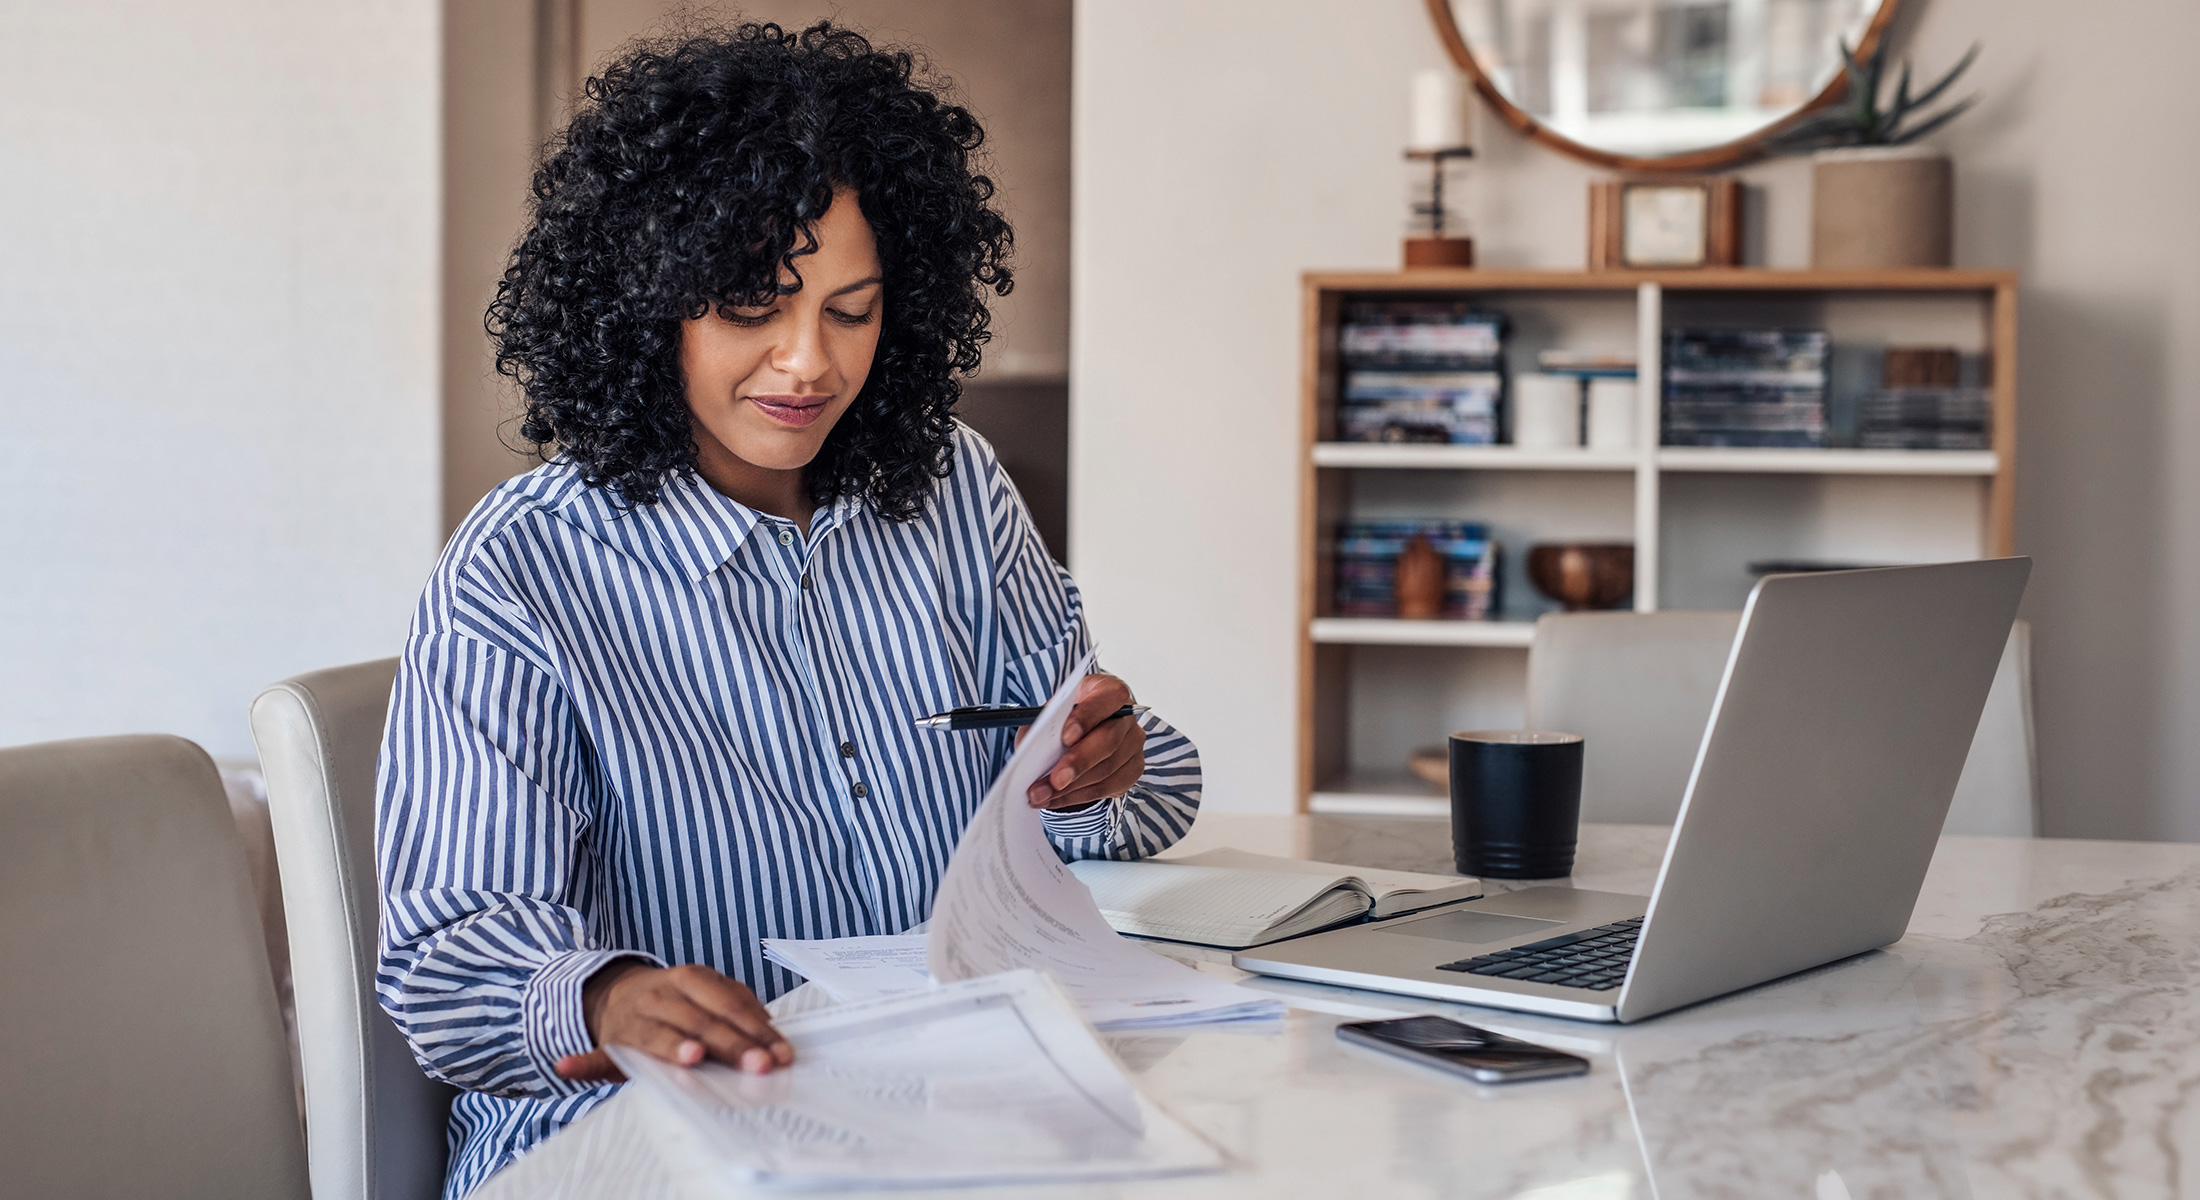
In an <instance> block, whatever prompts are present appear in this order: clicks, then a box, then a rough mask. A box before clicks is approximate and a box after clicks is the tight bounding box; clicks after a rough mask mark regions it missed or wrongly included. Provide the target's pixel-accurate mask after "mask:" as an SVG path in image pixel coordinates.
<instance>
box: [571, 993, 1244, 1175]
mask: <svg viewBox="0 0 2200 1200" xmlns="http://www.w3.org/2000/svg"><path fill="white" fill-rule="evenodd" d="M779 1030H780V1032H781V1033H783V1034H785V1035H786V1036H787V1039H788V1040H789V1041H790V1042H792V1043H793V1044H794V1047H795V1062H794V1065H793V1066H792V1067H789V1068H787V1069H786V1070H783V1071H774V1072H772V1073H771V1074H769V1075H762V1076H756V1075H744V1074H742V1073H741V1072H738V1071H735V1070H733V1069H731V1068H729V1067H726V1066H724V1065H723V1064H720V1063H715V1062H711V1063H705V1064H703V1065H701V1066H699V1067H694V1068H682V1067H677V1066H674V1065H672V1064H670V1063H666V1062H663V1061H662V1060H659V1059H656V1058H652V1057H650V1056H648V1055H646V1054H641V1053H639V1052H636V1051H632V1050H628V1049H626V1048H625V1047H613V1048H612V1055H613V1057H614V1058H615V1059H616V1060H617V1062H618V1064H619V1067H620V1069H621V1070H623V1071H625V1072H626V1073H627V1075H628V1076H629V1077H630V1078H631V1079H633V1080H634V1081H635V1083H636V1084H637V1085H638V1088H639V1090H640V1091H641V1093H642V1094H643V1096H644V1098H645V1099H646V1100H648V1101H650V1102H652V1104H653V1106H654V1107H655V1109H656V1111H657V1112H658V1113H659V1114H660V1115H661V1116H662V1117H670V1118H671V1119H673V1120H676V1121H680V1122H683V1123H684V1124H685V1125H687V1126H688V1128H689V1129H690V1130H692V1131H693V1132H694V1133H695V1134H696V1135H697V1136H696V1137H695V1138H694V1139H693V1141H694V1142H695V1143H696V1144H697V1145H699V1146H700V1147H701V1148H702V1150H703V1152H704V1153H706V1154H707V1155H708V1156H709V1157H710V1158H711V1160H712V1161H713V1162H714V1164H715V1166H716V1168H717V1171H718V1174H719V1175H720V1176H721V1177H722V1178H724V1179H725V1180H726V1181H728V1182H734V1183H765V1184H773V1183H776V1184H784V1185H789V1186H795V1187H836V1186H839V1187H846V1186H862V1185H867V1184H868V1185H876V1184H895V1185H930V1186H948V1185H955V1184H975V1183H1005V1182H1014V1181H1028V1182H1044V1181H1069V1180H1102V1179H1131V1178H1145V1177H1152V1176H1159V1175H1179V1174H1187V1173H1192V1172H1199V1171H1209V1170H1214V1169H1216V1168H1218V1167H1221V1166H1222V1165H1224V1159H1223V1157H1222V1155H1221V1154H1220V1153H1219V1152H1218V1151H1216V1150H1215V1148H1214V1147H1213V1146H1211V1145H1209V1144H1207V1143H1206V1142H1204V1141H1202V1140H1201V1139H1200V1138H1199V1137H1198V1136H1197V1135H1196V1134H1193V1133H1192V1132H1191V1131H1190V1130H1188V1129H1186V1128H1185V1127H1184V1126H1183V1125H1182V1124H1180V1123H1179V1122H1177V1121H1176V1120H1175V1119H1174V1118H1173V1117H1171V1116H1169V1115H1168V1114H1167V1113H1166V1112H1164V1111H1162V1110H1161V1109H1159V1108H1157V1107H1155V1106H1154V1105H1153V1104H1152V1103H1151V1102H1150V1101H1147V1100H1146V1099H1145V1098H1144V1097H1142V1096H1140V1095H1139V1094H1138V1092H1137V1090H1136V1089H1135V1088H1133V1087H1132V1086H1131V1083H1130V1081H1129V1079H1127V1078H1126V1077H1125V1076H1124V1075H1123V1072H1122V1069H1121V1068H1120V1067H1119V1066H1117V1065H1116V1063H1115V1061H1114V1059H1113V1058H1112V1057H1110V1056H1109V1054H1108V1053H1107V1051H1106V1050H1105V1049H1104V1048H1102V1047H1101V1046H1100V1045H1099V1043H1098V1042H1096V1041H1095V1040H1094V1039H1093V1037H1092V1034H1091V1033H1090V1031H1088V1030H1087V1029H1086V1028H1085V1026H1084V1023H1083V1022H1082V1021H1081V1020H1079V1019H1078V1016H1077V1013H1076V1010H1075V1009H1074V1008H1073V1007H1071V1004H1070V1002H1069V1001H1068V999H1067V998H1066V997H1065V996H1064V995H1063V994H1062V993H1061V991H1060V990H1059V989H1058V988H1057V987H1055V985H1054V984H1052V983H1051V982H1049V981H1048V980H1047V979H1045V978H1044V977H1043V976H1040V975H1039V974H1037V973H1036V972H1031V971H1017V972H1010V973H1008V974H1004V975H997V976H992V977H990V978H986V979H980V980H972V981H968V982H964V983H959V984H951V985H946V986H942V987H937V988H931V989H928V990H926V991H924V992H920V993H916V994H912V995H904V996H894V997H888V998H885V999H881V1000H872V1001H866V1002H863V1003H858V1004H850V1005H843V1006H841V1007H838V1008H832V1009H826V1010H824V1011H821V1012H813V1013H805V1014H802V1015H799V1016H794V1017H789V1018H788V1019H786V1020H785V1021H782V1022H781V1023H780V1024H779Z"/></svg>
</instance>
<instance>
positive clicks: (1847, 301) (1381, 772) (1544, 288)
mask: <svg viewBox="0 0 2200 1200" xmlns="http://www.w3.org/2000/svg"><path fill="white" fill-rule="evenodd" d="M1429 296H1447V297H1467V298H1472V299H1474V300H1476V301H1478V302H1480V303H1482V304H1483V305H1484V306H1486V307H1488V308H1491V309H1494V310H1497V311H1500V312H1504V313H1506V314H1507V315H1508V317H1510V318H1512V320H1513V328H1514V333H1513V337H1512V341H1511V344H1510V345H1509V346H1508V355H1509V358H1510V362H1509V364H1508V366H1509V369H1512V370H1515V371H1517V370H1522V369H1533V367H1532V363H1533V356H1534V352H1535V351H1536V350H1539V349H1541V348H1543V347H1544V346H1546V345H1556V344H1568V345H1574V346H1577V347H1580V346H1583V345H1588V346H1590V347H1591V348H1600V349H1622V348H1627V349H1632V350H1633V352H1634V355H1635V358H1636V363H1637V371H1638V377H1639V378H1640V380H1641V381H1642V386H1641V387H1640V388H1639V389H1638V395H1639V401H1638V403H1639V404H1640V408H1639V409H1638V410H1637V413H1636V433H1637V437H1636V448H1635V449H1634V450H1632V451H1629V452H1624V453H1611V452H1590V451H1587V450H1519V449H1515V448H1513V447H1511V446H1418V445H1406V446H1395V445H1372V444H1364V443H1349V442H1338V441H1335V440H1333V433H1334V430H1335V413H1336V406H1337V394H1338V387H1339V366H1338V361H1337V354H1336V345H1337V324H1338V318H1339V315H1340V313H1341V311H1342V309H1343V306H1344V303H1345V302H1346V301H1347V300H1349V299H1355V298H1391V299H1411V298H1415V297H1429ZM1668 324H1674V325H1682V326H1693V327H1714V328H1716V327H1722V326H1723V327H1729V328H1733V327H1747V326H1762V327H1770V326H1780V327H1788V328H1822V329H1826V330H1827V331H1828V333H1829V334H1830V335H1831V336H1832V339H1833V340H1834V341H1836V342H1844V341H1876V342H1883V343H1891V344H1936V345H1955V346H1958V347H1960V348H1963V349H1965V350H1968V351H1970V352H1975V353H1984V354H1986V355H1987V356H1988V358H1989V361H1990V370H1991V378H1992V381H1993V382H1992V388H1993V433H1992V449H1990V450H1985V451H1919V450H1838V449H1832V450H1741V449H1718V448H1695V447H1668V446H1659V445H1657V444H1656V443H1657V441H1658V429H1659V419H1658V417H1659V401H1660V396H1661V392H1662V388H1661V386H1660V381H1661V380H1662V377H1663V371H1662V370H1661V369H1660V363H1659V358H1660V355H1661V353H1662V350H1663V346H1664V330H1665V328H1666V327H1667V325H1668ZM2016 331H2017V275H2016V273H2015V272H2014V271H1983V270H1900V271H1767V270H1749V269H1714V270H1703V271H1655V272H1644V271H1597V272H1581V271H1503V270H1498V271H1486V270H1463V269H1462V270H1452V269H1422V270H1413V271H1408V272H1345V273H1313V274H1309V275H1307V276H1306V277H1305V279H1304V323H1303V328H1302V363H1301V367H1302V380H1303V382H1302V387H1301V393H1302V394H1301V411H1302V439H1303V440H1302V453H1301V458H1300V469H1301V472H1302V486H1301V491H1300V555H1301V570H1300V580H1301V586H1300V611H1301V616H1302V620H1301V622H1300V629H1301V639H1300V657H1299V664H1300V665H1299V710H1300V730H1299V734H1300V737H1299V782H1300V788H1299V791H1300V806H1301V808H1310V809H1314V810H1317V811H1333V812H1345V811H1352V812H1406V811H1428V812H1440V811H1443V802H1442V801H1441V799H1440V798H1438V797H1435V796H1434V795H1433V794H1432V793H1431V792H1430V791H1428V790H1427V789H1425V788H1422V787H1420V786H1419V785H1417V784H1415V783H1413V782H1412V781H1411V777H1410V776H1408V775H1406V774H1405V772H1404V770H1403V768H1404V765H1405V764H1404V755H1403V754H1402V753H1399V752H1398V744H1397V743H1398V739H1399V738H1400V737H1404V736H1411V737H1413V738H1415V739H1416V740H1418V741H1420V742H1422V743H1425V744H1435V743H1438V742H1441V740H1442V738H1443V735H1444V734H1445V733H1446V732H1449V730H1448V729H1447V728H1446V727H1444V725H1443V724H1442V721H1443V720H1444V718H1445V716H1446V712H1445V711H1444V710H1443V708H1442V704H1441V703H1439V700H1440V699H1441V696H1440V695H1439V694H1440V693H1444V692H1445V686H1446V685H1450V684H1454V683H1456V681H1457V680H1458V679H1459V678H1461V673H1476V672H1478V673H1479V675H1480V676H1487V677H1489V678H1490V679H1491V680H1492V682H1491V683H1490V684H1489V686H1487V687H1483V686H1481V685H1480V684H1479V683H1477V684H1475V685H1474V686H1470V687H1468V688H1466V690H1467V691H1468V692H1471V693H1473V696H1474V697H1475V698H1474V699H1472V700H1470V701H1467V702H1463V703H1465V704H1466V705H1467V708H1468V709H1469V710H1471V711H1474V712H1496V711H1498V709H1500V708H1502V706H1503V703H1504V702H1503V701H1501V700H1499V699H1496V698H1495V697H1497V696H1498V695H1499V693H1500V692H1501V691H1502V690H1503V689H1504V688H1505V687H1507V686H1510V687H1512V689H1513V692H1514V693H1515V694H1514V696H1513V699H1512V700H1511V703H1512V704H1513V705H1514V706H1515V708H1514V711H1517V704H1518V697H1517V691H1518V680H1519V679H1520V678H1521V677H1522V671H1523V667H1522V666H1521V664H1520V661H1518V656H1519V654H1520V652H1521V651H1522V650H1524V649H1525V648H1526V647H1527V646H1528V644H1529V643H1530V642H1531V641H1532V640H1533V636H1534V617H1535V616H1536V615H1538V614H1537V613H1536V612H1535V611H1534V609H1535V608H1536V607H1537V605H1538V602H1539V600H1540V598H1538V597H1536V596H1534V594H1533V592H1532V590H1531V589H1529V588H1528V587H1527V585H1526V581H1525V578H1524V577H1523V576H1522V575H1521V570H1520V563H1521V561H1522V560H1523V559H1524V558H1525V552H1526V549H1527V543H1528V542H1529V541H1550V540H1560V539H1566V538H1582V537H1594V538H1598V539H1600V540H1602V539H1615V538H1616V539H1618V540H1625V539H1627V538H1628V537H1629V536H1631V538H1632V540H1633V542H1634V544H1635V570H1636V581H1637V582H1636V587H1635V608H1636V609H1638V610H1640V611H1644V612H1651V611H1656V610H1657V609H1659V608H1661V607H1667V608H1703V607H1735V606H1738V605H1739V603H1740V597H1741V595H1742V594H1744V593H1746V590H1747V579H1746V578H1745V577H1741V576H1740V575H1739V567H1738V563H1735V562H1730V561H1729V560H1732V559H1735V558H1736V556H1738V555H1741V554H1743V553H1745V552H1746V553H1748V554H1749V555H1751V556H1754V557H1802V556H1806V555H1807V556H1814V557H1843V556H1846V557H1854V558H1857V559H1859V560H1864V559H1884V560H1886V561H1923V559H1924V558H1925V557H1931V558H1949V557H1974V556H1990V555H2002V554H2008V553H2011V552H2012V551H2013V549H2014V542H2015V536H2014V534H2015V529H2014V524H2015V512H2016V493H2015V479H2016V474H2015V463H2016V455H2015V450H2016V415H2017V414H2016V378H2017V362H2016V351H2017V338H2016ZM1415 504H1420V505H1422V506H1423V507H1424V508H1426V509H1428V510H1430V511H1414V512H1412V513H1411V515H1419V516H1452V517H1456V518H1460V519H1488V520H1490V521H1491V523H1492V524H1493V526H1495V527H1497V532H1498V536H1499V538H1500V540H1501V541H1503V542H1504V543H1505V554H1506V557H1507V558H1508V559H1509V560H1510V562H1509V563H1508V565H1507V568H1506V573H1507V576H1508V578H1507V581H1506V583H1505V592H1506V595H1505V598H1504V606H1505V609H1506V611H1505V612H1504V614H1503V616H1504V619H1502V620H1496V621H1486V622H1467V621H1440V620H1439V621H1403V620H1382V619H1367V618H1343V617H1338V616H1336V615H1334V613H1333V611H1332V599H1331V598H1332V596H1333V595H1334V576H1333V571H1334V564H1333V562H1332V561H1331V556H1330V554H1329V551H1328V546H1329V545H1330V544H1331V542H1332V540H1333V531H1334V529H1335V527H1336V523H1337V522H1338V521H1339V520H1341V519H1344V518H1346V517H1348V516H1352V515H1360V516H1367V515H1384V516H1400V515H1408V514H1407V512H1406V510H1407V509H1408V508H1411V507H1413V506H1414V505H1415ZM1621 508H1624V509H1625V510H1626V511H1625V512H1624V513H1621V512H1619V511H1617V510H1618V509H1621ZM1443 510H1448V511H1443ZM1508 533H1509V534H1510V535H1511V536H1507V534H1508ZM1905 551H1907V553H1905ZM1844 552H1845V553H1844ZM1920 556H1922V557H1920ZM1730 566H1731V567H1732V568H1733V569H1732V570H1730V569H1729V568H1730ZM1416 649H1419V650H1421V651H1425V653H1414V651H1415V650H1416ZM1492 655H1496V656H1502V657H1501V658H1496V659H1493V658H1490V657H1489V656H1492ZM1371 656H1372V657H1371ZM1462 656H1464V657H1462ZM1470 660H1471V661H1470ZM1451 690H1452V691H1453V692H1456V691H1459V690H1460V689H1459V688H1458V687H1452V689H1451ZM1393 696H1403V697H1405V698H1404V699H1399V700H1396V701H1394V702H1393V701H1391V700H1390V699H1389V698H1390V697H1393ZM1431 697H1437V699H1433V700H1432V699H1431ZM1385 703H1393V704H1394V707H1396V708H1397V709H1398V711H1397V712H1395V713H1386V712H1374V713H1370V712H1369V711H1368V710H1369V709H1371V708H1380V707H1381V706H1382V705H1383V704H1385ZM1476 705H1479V707H1476ZM1515 719H1517V718H1515ZM1413 722H1425V723H1430V727H1429V729H1428V730H1426V731H1407V732H1401V731H1400V730H1399V729H1398V728H1396V727H1397V726H1400V725H1405V724H1411V723H1413ZM1356 729H1357V730H1358V732H1359V736H1355V730H1356ZM1360 743H1368V744H1364V745H1363V744H1360ZM1377 743H1379V744H1377Z"/></svg>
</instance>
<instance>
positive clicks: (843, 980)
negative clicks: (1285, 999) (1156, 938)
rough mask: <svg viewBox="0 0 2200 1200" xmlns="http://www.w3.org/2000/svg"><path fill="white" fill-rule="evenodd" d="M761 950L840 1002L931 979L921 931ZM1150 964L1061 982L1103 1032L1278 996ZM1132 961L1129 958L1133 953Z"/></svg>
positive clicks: (1198, 1016)
mask: <svg viewBox="0 0 2200 1200" xmlns="http://www.w3.org/2000/svg"><path fill="white" fill-rule="evenodd" d="M764 956H765V957H766V958H769V959H771V960H772V961H773V962H775V963H778V964H779V965H780V966H782V967H785V968H787V969H788V970H790V971H793V972H794V973H795V974H797V975H800V976H802V977H803V978H805V979H808V980H809V981H810V982H811V983H814V984H816V985H817V986H818V987H820V988H823V989H824V990H825V991H826V992H827V993H828V994H830V995H831V996H832V997H833V999H835V1000H838V1001H840V1002H842V1003H851V1002H855V1001H862V1000H877V999H881V998H884V997H887V996H905V995H908V994H910V993H912V992H922V991H925V990H927V989H929V988H931V987H932V986H933V984H932V976H931V973H930V972H929V971H927V970H926V969H925V957H926V952H925V935H923V934H921V933H905V934H898V935H894V936H890V937H853V938H831V939H826V940H820V941H796V940H794V939H791V938H766V939H764ZM1147 957H1148V958H1149V959H1151V960H1152V962H1151V963H1146V962H1136V964H1135V965H1136V966H1137V967H1138V970H1137V971H1135V972H1133V973H1130V974H1128V975H1119V976H1114V977H1109V978H1105V979H1098V980H1095V979H1080V980H1079V981H1078V982H1077V983H1075V984H1065V985H1064V986H1065V988H1066V989H1067V990H1068V991H1069V993H1070V995H1071V997H1072V998H1073V999H1075V1000H1076V1001H1077V1003H1078V1006H1079V1008H1081V1009H1082V1010H1083V1011H1084V1014H1085V1019H1086V1020H1088V1021H1091V1022H1092V1025H1093V1028H1095V1029H1098V1030H1100V1031H1101V1032H1103V1033H1127V1032H1130V1031H1132V1030H1140V1029H1166V1028H1170V1027H1173V1026H1178V1025H1207V1024H1213V1023H1216V1022H1223V1021H1273V1020H1275V1019H1277V1018H1278V1017H1281V1016H1282V1015H1283V1012H1284V1006H1283V1003H1282V1002H1281V1001H1278V1000H1275V999H1272V998H1270V997H1266V996H1262V995H1260V994H1259V993H1257V992H1252V991H1249V990H1247V989H1245V988H1241V987H1238V986H1237V985H1235V984H1230V983H1224V982H1223V981H1221V980H1219V979H1216V978H1214V977H1212V976H1209V975H1203V974H1201V973H1200V972H1199V971H1197V970H1196V969H1194V968H1192V967H1188V966H1185V965H1184V964H1182V963H1179V962H1177V961H1175V960H1174V959H1170V958H1164V957H1162V956H1161V955H1158V954H1151V953H1148V954H1147ZM1134 962H1135V960H1134Z"/></svg>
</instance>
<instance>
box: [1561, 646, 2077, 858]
mask: <svg viewBox="0 0 2200 1200" xmlns="http://www.w3.org/2000/svg"><path fill="white" fill-rule="evenodd" d="M1740 624H1741V614H1740V613H1733V612H1664V613H1551V614H1547V615H1545V616H1544V617H1543V618H1542V619H1541V620H1539V621H1537V622H1536V627H1535V642H1534V644H1533V645H1532V646H1531V647H1530V649H1529V651H1528V713H1527V719H1528V725H1529V727H1530V728H1534V729H1559V730H1565V731H1567V732H1569V733H1578V734H1581V735H1582V736H1583V737H1584V738H1585V739H1587V743H1588V744H1587V746H1586V748H1585V753H1584V756H1583V764H1582V780H1581V818H1582V820H1584V821H1610V822H1617V823H1621V824H1652V825H1665V824H1671V823H1672V821H1673V820H1674V818H1675V817H1677V816H1678V815H1679V813H1680V803H1681V796H1682V794H1683V793H1684V792H1685V791H1686V790H1687V788H1688V775H1689V772H1690V771H1691V770H1692V769H1693V768H1694V766H1695V762H1696V748H1697V746H1698V745H1699V744H1700V743H1701V742H1702V740H1703V729H1704V723H1705V722H1706V721H1708V720H1709V719H1710V717H1711V704H1712V701H1713V700H1714V699H1716V698H1717V695H1718V689H1719V679H1720V677H1721V676H1722V675H1723V674H1724V673H1725V671H1726V659H1727V653H1728V651H1729V650H1730V649H1732V647H1733V644H1734V632H1735V630H1736V629H1737V628H1739V626H1740ZM2034 762H2035V759H2034V755H2033V742H2032V675H2031V627H2030V625H2029V624H2027V623H2026V622H2023V621H2019V622H2017V623H2016V627H2015V628H2014V629H2012V630H2011V631H2010V634H2009V643H2008V645H2007V647H2006V648H2005V649H2004V650H2003V652H2002V659H2001V666H2000V668H1999V671H1998V672H1997V674H1996V675H1995V677H1994V686H1993V690H1992V692H1991V694H1990V695H1989V696H1988V697H1987V701H1986V711H1985V715H1984V716H1983V717H1981V718H1980V721H1979V730H1978V733H1977V735H1976V736H1975V737H1974V738H1973V739H1972V742H1971V752H1970V757H1969V758H1968V759H1967V760H1965V763H1964V767H1963V777H1962V779H1961V781H1960V782H1959V783H1958V784H1957V785H1956V794H1955V799H1954V801H1953V802H1952V803H1951V804H1950V806H1949V810H1948V822H1947V824H1946V826H1944V829H1945V830H1946V832H1948V833H1952V834H1993V835H1999V836H2008V837H2030V836H2032V835H2033V834H2034V833H2035V832H2036V831H2037V830H2038V827H2039V822H2038V816H2037V788H2036V785H2035V783H2034V778H2035V769H2034Z"/></svg>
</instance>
